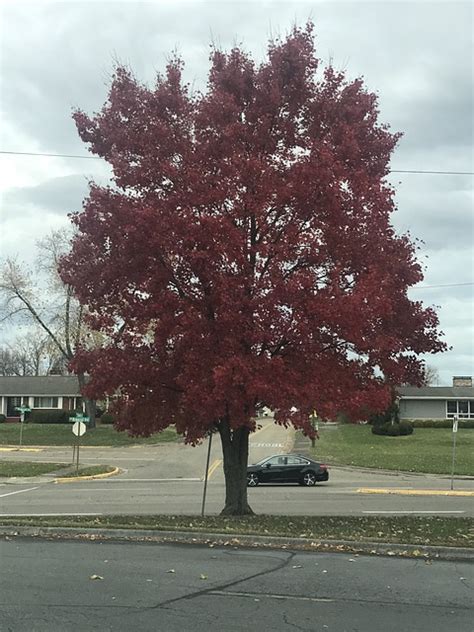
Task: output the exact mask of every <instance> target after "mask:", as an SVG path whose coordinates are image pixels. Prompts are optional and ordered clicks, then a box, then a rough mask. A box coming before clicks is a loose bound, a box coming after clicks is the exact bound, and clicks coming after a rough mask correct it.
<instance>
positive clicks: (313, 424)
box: [311, 410, 319, 448]
mask: <svg viewBox="0 0 474 632" xmlns="http://www.w3.org/2000/svg"><path fill="white" fill-rule="evenodd" d="M317 419H318V414H317V412H316V411H315V410H313V412H312V413H311V427H312V428H313V430H314V431H315V432H316V437H318V439H319V434H318V431H319V424H318V421H317ZM311 447H312V448H314V447H316V439H315V437H313V438H312V439H311Z"/></svg>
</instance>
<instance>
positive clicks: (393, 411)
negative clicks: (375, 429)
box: [369, 401, 400, 434]
mask: <svg viewBox="0 0 474 632" xmlns="http://www.w3.org/2000/svg"><path fill="white" fill-rule="evenodd" d="M392 419H393V421H394V422H395V423H398V422H399V421H400V411H399V408H398V404H397V402H395V401H394V402H392V403H391V404H390V406H389V407H388V408H387V410H385V411H384V412H383V413H377V414H375V415H370V417H369V424H371V425H372V426H384V425H386V424H387V423H391V422H392ZM375 434H377V433H375Z"/></svg>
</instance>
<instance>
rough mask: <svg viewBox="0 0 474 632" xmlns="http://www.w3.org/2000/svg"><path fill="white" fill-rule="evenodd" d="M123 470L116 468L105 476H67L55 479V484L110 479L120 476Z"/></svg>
mask: <svg viewBox="0 0 474 632" xmlns="http://www.w3.org/2000/svg"><path fill="white" fill-rule="evenodd" d="M121 471H122V470H121V469H120V468H119V467H114V469H113V470H112V471H111V472H104V473H103V474H92V475H91V476H67V477H61V478H55V479H54V482H55V483H76V482H77V481H93V480H95V479H96V478H110V477H111V476H116V475H117V474H120V472H121Z"/></svg>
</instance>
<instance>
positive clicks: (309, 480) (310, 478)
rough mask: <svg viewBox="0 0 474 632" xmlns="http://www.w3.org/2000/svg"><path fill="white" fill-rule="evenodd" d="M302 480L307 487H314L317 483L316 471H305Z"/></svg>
mask: <svg viewBox="0 0 474 632" xmlns="http://www.w3.org/2000/svg"><path fill="white" fill-rule="evenodd" d="M301 482H302V484H303V485H306V487H313V486H314V485H316V475H315V473H314V472H305V473H304V474H303V477H302V479H301Z"/></svg>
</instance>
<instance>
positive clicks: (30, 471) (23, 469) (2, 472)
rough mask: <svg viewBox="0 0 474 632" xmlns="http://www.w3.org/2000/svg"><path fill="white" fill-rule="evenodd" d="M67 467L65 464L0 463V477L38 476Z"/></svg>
mask: <svg viewBox="0 0 474 632" xmlns="http://www.w3.org/2000/svg"><path fill="white" fill-rule="evenodd" d="M65 467H69V465H67V464H65V463H31V462H27V461H0V476H6V477H13V476H22V477H23V476H24V477H27V476H39V475H40V474H49V473H50V472H57V471H60V470H61V469H62V468H65Z"/></svg>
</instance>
